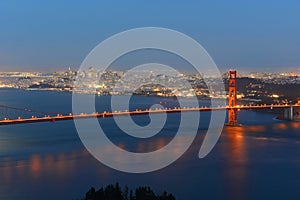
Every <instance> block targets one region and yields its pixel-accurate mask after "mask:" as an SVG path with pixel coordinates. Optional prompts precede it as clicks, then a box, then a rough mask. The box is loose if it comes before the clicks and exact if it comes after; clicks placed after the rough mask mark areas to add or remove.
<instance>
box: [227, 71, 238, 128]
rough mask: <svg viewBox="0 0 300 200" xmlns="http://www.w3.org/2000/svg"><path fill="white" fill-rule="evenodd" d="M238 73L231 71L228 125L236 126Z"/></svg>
mask: <svg viewBox="0 0 300 200" xmlns="http://www.w3.org/2000/svg"><path fill="white" fill-rule="evenodd" d="M236 94H237V93H236V71H232V70H230V71H229V110H228V125H229V126H235V125H236V124H237V108H236V105H237V102H236Z"/></svg>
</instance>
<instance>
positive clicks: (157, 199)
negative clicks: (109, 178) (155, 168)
mask: <svg viewBox="0 0 300 200" xmlns="http://www.w3.org/2000/svg"><path fill="white" fill-rule="evenodd" d="M84 200H176V199H175V197H174V196H173V195H172V194H168V193H167V192H166V191H164V192H163V193H162V194H161V195H157V194H155V193H154V192H153V191H152V190H151V188H150V187H138V188H136V189H135V191H132V190H129V189H128V187H127V186H125V188H124V189H123V190H122V188H121V187H120V185H119V184H118V183H116V184H115V185H108V186H106V187H105V188H104V187H101V188H100V189H99V190H97V191H96V190H95V188H94V187H92V188H91V189H90V190H89V191H88V192H87V193H86V194H85V198H84Z"/></svg>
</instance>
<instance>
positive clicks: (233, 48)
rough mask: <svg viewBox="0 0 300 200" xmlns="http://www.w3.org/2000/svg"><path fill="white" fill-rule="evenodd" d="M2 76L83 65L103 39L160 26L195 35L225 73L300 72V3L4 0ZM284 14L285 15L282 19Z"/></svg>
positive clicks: (290, 1)
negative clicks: (126, 31) (235, 71)
mask: <svg viewBox="0 0 300 200" xmlns="http://www.w3.org/2000/svg"><path fill="white" fill-rule="evenodd" d="M0 5H1V6H0V11H1V16H2V17H1V18H0V22H1V25H2V28H1V30H2V31H1V33H0V35H1V37H0V43H1V46H0V67H1V71H42V72H53V71H57V70H60V69H62V68H63V67H64V66H72V68H77V67H78V66H80V64H81V62H82V61H83V59H84V58H85V56H86V55H87V54H88V53H89V52H90V51H91V50H92V49H93V48H94V47H95V46H96V45H97V44H98V43H99V42H101V41H103V40H105V39H106V38H108V37H110V36H112V35H114V34H116V33H118V32H122V31H125V30H127V29H131V28H136V27H146V26H157V27H165V28H170V29H174V30H177V31H180V32H183V33H185V34H187V35H188V36H190V37H192V38H194V39H195V40H196V41H197V42H199V43H200V44H202V45H203V47H204V48H205V49H206V50H207V51H208V53H209V54H210V55H211V56H212V58H213V59H214V61H215V62H216V64H217V66H218V67H219V68H220V70H221V71H227V70H228V69H229V68H230V67H235V68H236V69H238V70H239V71H247V72H251V71H262V70H264V71H270V72H282V71H283V70H288V71H297V70H299V68H300V58H299V57H298V52H300V51H299V50H300V49H299V48H300V47H299V39H298V35H299V31H300V26H299V20H298V19H299V17H300V14H299V12H298V8H299V7H300V3H299V2H297V1H293V0H289V1H285V2H284V3H283V2H281V1H279V0H278V1H273V2H272V4H270V3H268V2H260V1H252V2H251V3H248V2H247V3H244V2H243V3H241V2H238V1H233V0H231V1H226V2H219V3H218V4H215V3H214V2H208V1H200V2H198V1H190V2H189V3H184V4H183V3H181V2H180V1H172V3H169V2H159V1H154V2H139V1H126V3H125V2H121V1H113V2H108V1H107V2H96V1H91V2H89V3H86V4H82V3H79V1H72V2H71V1H70V2H69V1H65V2H64V3H61V2H59V1H51V2H43V3H41V2H39V1H30V2H21V1H2V2H1V3H0ZM281 13H284V15H283V14H281Z"/></svg>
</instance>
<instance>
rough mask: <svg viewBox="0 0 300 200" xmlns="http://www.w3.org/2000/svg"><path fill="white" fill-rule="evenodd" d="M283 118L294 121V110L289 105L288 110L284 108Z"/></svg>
mask: <svg viewBox="0 0 300 200" xmlns="http://www.w3.org/2000/svg"><path fill="white" fill-rule="evenodd" d="M283 118H284V119H285V120H289V121H293V120H294V108H293V106H292V105H291V106H290V107H289V108H285V109H284V111H283Z"/></svg>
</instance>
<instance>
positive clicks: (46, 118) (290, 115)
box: [0, 71, 300, 126]
mask: <svg viewBox="0 0 300 200" xmlns="http://www.w3.org/2000/svg"><path fill="white" fill-rule="evenodd" d="M236 83H237V82H236V71H230V72H229V99H228V100H229V104H228V105H227V106H218V107H206V106H202V107H194V108H189V107H174V108H163V109H162V108H157V109H145V110H138V109H137V110H134V111H127V110H126V111H113V112H106V111H105V112H101V113H98V112H94V113H80V114H73V113H69V114H61V113H57V112H43V111H37V110H31V109H27V108H18V107H10V106H6V105H0V108H3V109H8V110H16V111H20V112H27V113H34V114H35V113H38V114H40V115H41V114H43V117H37V116H36V115H32V116H31V117H27V118H22V117H21V116H19V117H17V118H16V119H9V118H8V117H4V119H2V120H0V126H1V125H14V124H26V123H38V122H56V121H65V120H74V119H88V118H110V117H117V116H134V115H148V114H161V113H180V112H205V111H218V110H227V111H228V122H227V124H226V125H229V126H236V125H238V118H237V112H238V111H240V110H259V109H260V110H262V109H275V108H280V109H283V116H284V117H283V118H284V119H285V120H294V116H295V115H296V112H295V108H300V104H260V105H252V104H250V105H238V104H237V87H236V86H237V84H236Z"/></svg>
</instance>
